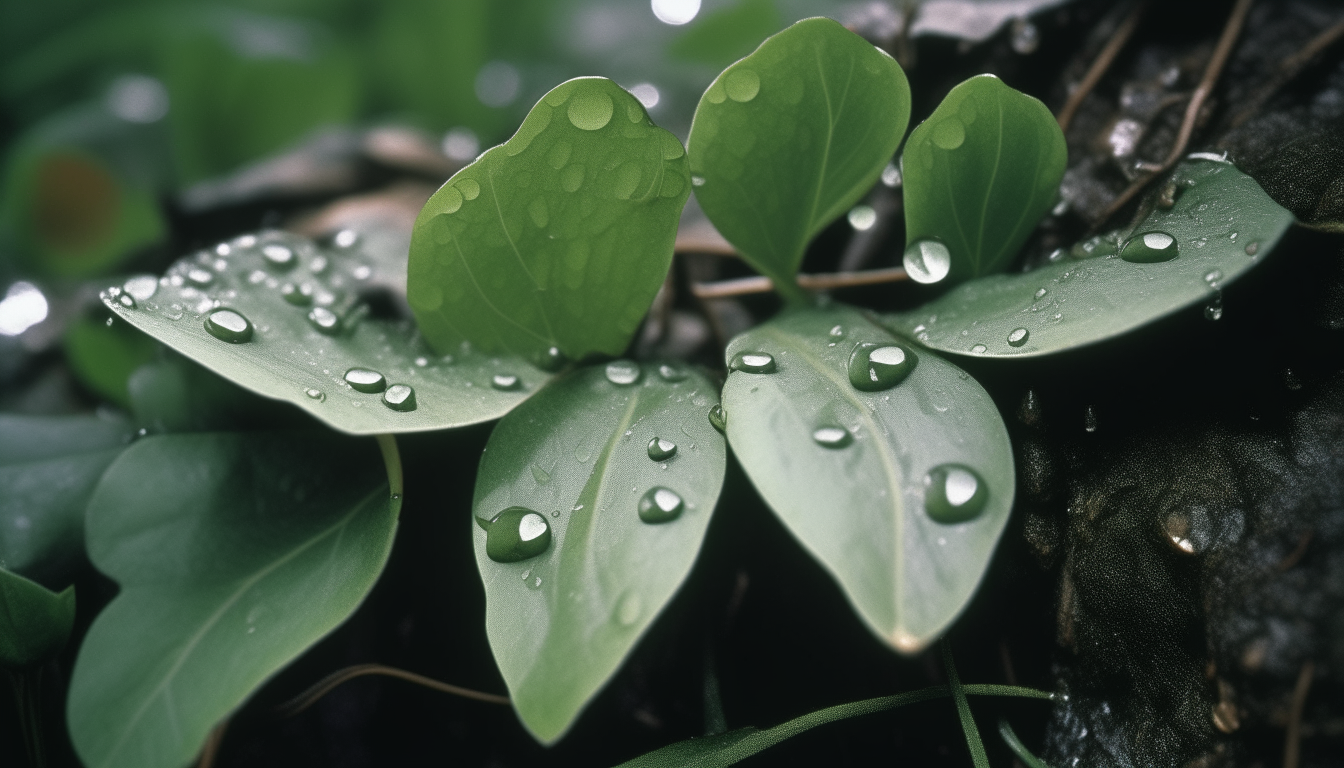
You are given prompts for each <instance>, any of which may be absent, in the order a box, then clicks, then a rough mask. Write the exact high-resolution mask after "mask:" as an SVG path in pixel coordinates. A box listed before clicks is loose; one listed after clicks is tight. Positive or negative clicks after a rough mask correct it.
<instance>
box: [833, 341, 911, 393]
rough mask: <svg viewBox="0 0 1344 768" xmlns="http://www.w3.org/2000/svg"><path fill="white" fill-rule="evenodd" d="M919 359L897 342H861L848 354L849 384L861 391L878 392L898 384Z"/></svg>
mask: <svg viewBox="0 0 1344 768" xmlns="http://www.w3.org/2000/svg"><path fill="white" fill-rule="evenodd" d="M917 362H919V359H918V358H917V357H915V353H914V352H911V351H910V350H908V349H906V348H905V347H903V346H901V345H899V344H877V343H874V342H871V341H861V342H859V343H858V344H855V345H854V351H853V352H851V353H850V354H849V383H850V384H852V385H853V386H854V388H855V389H860V390H863V391H864V392H878V391H880V390H883V389H890V388H892V387H894V386H896V385H897V384H900V383H901V382H902V381H903V380H904V379H905V377H906V376H909V375H910V372H911V371H913V370H914V369H915V364H916V363H917Z"/></svg>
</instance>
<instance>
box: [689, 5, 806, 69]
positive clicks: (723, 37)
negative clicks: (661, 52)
mask: <svg viewBox="0 0 1344 768" xmlns="http://www.w3.org/2000/svg"><path fill="white" fill-rule="evenodd" d="M783 23H784V19H783V17H782V16H781V15H780V13H779V9H778V8H776V7H775V2H774V0H740V2H738V3H737V4H735V5H731V6H728V7H727V8H720V9H718V10H716V11H712V12H710V13H706V14H703V15H701V16H698V17H697V18H696V19H695V20H694V21H692V22H691V23H690V24H687V25H686V30H685V31H684V32H682V33H681V34H679V35H678V36H677V38H676V39H675V40H673V41H672V44H671V45H669V46H668V48H667V52H668V54H669V55H670V56H672V57H673V58H675V59H684V60H686V61H694V62H697V63H701V64H708V65H710V66H712V67H714V68H716V69H722V68H724V67H726V66H728V65H729V64H732V63H733V62H734V61H737V60H738V59H740V58H742V57H743V56H746V55H747V54H749V53H751V52H752V50H754V49H755V48H756V46H757V45H758V44H759V41H760V40H762V39H764V38H766V37H769V36H770V35H773V34H774V33H776V32H778V31H779V27H780V25H781V24H783Z"/></svg>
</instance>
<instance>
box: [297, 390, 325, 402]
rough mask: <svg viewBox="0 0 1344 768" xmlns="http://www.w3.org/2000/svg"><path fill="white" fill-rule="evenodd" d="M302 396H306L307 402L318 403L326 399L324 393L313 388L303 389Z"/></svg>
mask: <svg viewBox="0 0 1344 768" xmlns="http://www.w3.org/2000/svg"><path fill="white" fill-rule="evenodd" d="M303 394H305V395H307V396H308V399H309V400H316V401H317V402H319V403H320V402H322V401H323V400H326V399H327V395H326V393H325V392H323V391H322V390H320V389H317V388H315V387H309V388H308V389H305V390H304V391H303Z"/></svg>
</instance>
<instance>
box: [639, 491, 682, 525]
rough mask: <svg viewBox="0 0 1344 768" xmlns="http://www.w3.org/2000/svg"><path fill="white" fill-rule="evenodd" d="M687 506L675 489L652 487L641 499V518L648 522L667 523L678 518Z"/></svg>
mask: <svg viewBox="0 0 1344 768" xmlns="http://www.w3.org/2000/svg"><path fill="white" fill-rule="evenodd" d="M685 508H686V504H685V502H683V501H682V500H681V497H680V496H678V495H677V494H676V492H675V491H671V490H668V489H667V488H663V487H657V488H650V489H649V490H648V491H647V492H646V493H645V494H644V495H643V496H641V497H640V499H639V519H640V520H643V521H644V522H646V523H667V522H671V521H673V520H676V519H677V518H678V517H680V516H681V512H682V510H683V509H685Z"/></svg>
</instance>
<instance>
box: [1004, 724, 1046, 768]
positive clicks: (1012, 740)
mask: <svg viewBox="0 0 1344 768" xmlns="http://www.w3.org/2000/svg"><path fill="white" fill-rule="evenodd" d="M999 735H1000V736H1002V737H1003V743H1004V744H1007V745H1008V748H1009V749H1011V750H1013V754H1015V755H1017V759H1018V760H1021V761H1022V762H1023V763H1024V764H1025V765H1026V766H1027V768H1050V766H1048V765H1046V763H1045V761H1044V760H1042V759H1040V758H1039V757H1037V756H1035V755H1033V754H1031V752H1030V751H1029V750H1028V749H1027V747H1026V745H1024V744H1023V743H1022V740H1021V739H1019V738H1017V734H1016V733H1014V732H1013V726H1011V725H1009V724H1008V721H1007V720H1004V719H1003V718H999Z"/></svg>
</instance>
